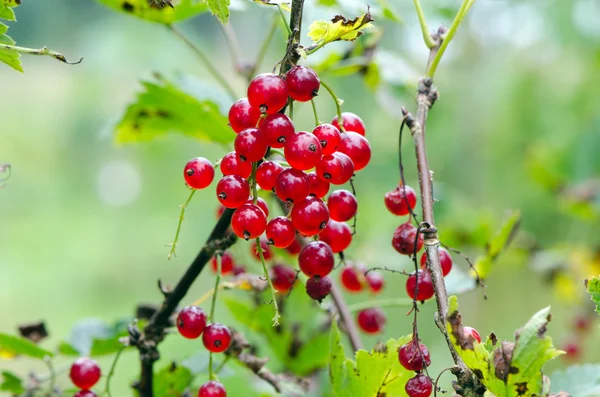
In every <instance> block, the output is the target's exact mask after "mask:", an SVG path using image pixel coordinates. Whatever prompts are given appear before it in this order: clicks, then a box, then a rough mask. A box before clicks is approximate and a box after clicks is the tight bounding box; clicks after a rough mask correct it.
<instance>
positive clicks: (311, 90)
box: [285, 65, 321, 102]
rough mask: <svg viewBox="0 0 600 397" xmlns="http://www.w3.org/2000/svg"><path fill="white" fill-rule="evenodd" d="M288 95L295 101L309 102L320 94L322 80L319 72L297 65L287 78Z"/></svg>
mask: <svg viewBox="0 0 600 397" xmlns="http://www.w3.org/2000/svg"><path fill="white" fill-rule="evenodd" d="M285 82H286V83H287V88H288V93H289V95H290V97H292V99H293V100H295V101H298V102H308V101H310V100H311V99H313V98H314V97H315V96H317V94H318V93H319V87H321V80H319V76H317V72H315V71H314V70H312V69H311V68H307V67H306V66H302V65H296V66H294V67H293V68H292V69H290V71H289V72H288V73H287V75H286V77H285Z"/></svg>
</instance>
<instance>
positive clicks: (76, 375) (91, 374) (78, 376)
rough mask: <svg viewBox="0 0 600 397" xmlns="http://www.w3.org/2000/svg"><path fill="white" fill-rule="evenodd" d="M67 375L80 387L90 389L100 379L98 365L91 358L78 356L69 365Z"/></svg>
mask: <svg viewBox="0 0 600 397" xmlns="http://www.w3.org/2000/svg"><path fill="white" fill-rule="evenodd" d="M69 376H70V378H71V381H72V382H73V384H74V385H75V386H77V387H79V388H80V389H84V390H87V389H91V388H92V386H94V385H95V384H96V383H97V382H98V380H99V379H100V366H99V365H98V363H97V362H96V361H95V360H92V359H91V358H87V357H80V358H78V359H77V360H75V362H74V363H73V364H72V365H71V371H70V373H69Z"/></svg>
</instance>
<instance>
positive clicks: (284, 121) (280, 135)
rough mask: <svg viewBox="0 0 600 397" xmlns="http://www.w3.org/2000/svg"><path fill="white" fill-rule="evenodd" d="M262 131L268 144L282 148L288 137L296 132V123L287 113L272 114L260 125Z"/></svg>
mask: <svg viewBox="0 0 600 397" xmlns="http://www.w3.org/2000/svg"><path fill="white" fill-rule="evenodd" d="M260 133H261V134H262V138H263V139H264V141H265V142H266V144H267V145H269V146H271V147H274V148H282V147H284V146H285V142H286V141H287V139H288V138H289V137H290V136H292V135H293V134H294V123H293V122H292V120H290V118H289V117H288V116H286V115H285V114H281V113H275V114H270V115H268V116H267V117H266V118H265V120H264V121H263V122H262V124H261V125H260Z"/></svg>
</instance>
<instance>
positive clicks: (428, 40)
mask: <svg viewBox="0 0 600 397" xmlns="http://www.w3.org/2000/svg"><path fill="white" fill-rule="evenodd" d="M414 3H415V9H416V10H417V17H418V18H419V25H421V33H422V34H423V41H424V42H425V45H426V46H427V48H433V47H435V41H434V40H433V37H431V31H430V30H429V27H428V26H427V20H426V19H425V13H424V12H423V8H422V7H421V0H414Z"/></svg>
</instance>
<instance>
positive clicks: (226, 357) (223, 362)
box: [215, 356, 231, 374]
mask: <svg viewBox="0 0 600 397" xmlns="http://www.w3.org/2000/svg"><path fill="white" fill-rule="evenodd" d="M229 357H231V356H225V357H224V358H223V361H221V364H219V366H218V367H217V369H215V373H216V374H218V373H219V372H221V371H222V370H223V367H225V364H226V363H227V360H229Z"/></svg>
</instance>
